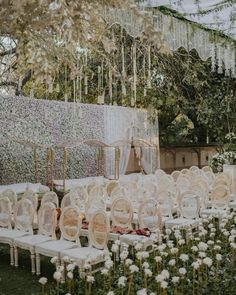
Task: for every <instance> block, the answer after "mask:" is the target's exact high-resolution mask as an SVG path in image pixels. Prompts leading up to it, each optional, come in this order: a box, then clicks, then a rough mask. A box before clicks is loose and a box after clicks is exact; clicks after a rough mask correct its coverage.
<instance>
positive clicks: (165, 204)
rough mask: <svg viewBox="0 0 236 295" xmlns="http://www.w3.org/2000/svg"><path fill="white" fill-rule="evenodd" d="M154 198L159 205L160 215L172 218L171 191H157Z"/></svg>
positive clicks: (172, 203)
mask: <svg viewBox="0 0 236 295" xmlns="http://www.w3.org/2000/svg"><path fill="white" fill-rule="evenodd" d="M156 200H157V202H158V204H159V205H160V206H161V213H162V216H165V217H170V218H172V213H173V210H174V202H173V198H172V196H171V193H170V192H169V191H168V190H162V191H158V193H157V199H156Z"/></svg>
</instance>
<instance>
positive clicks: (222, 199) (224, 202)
mask: <svg viewBox="0 0 236 295" xmlns="http://www.w3.org/2000/svg"><path fill="white" fill-rule="evenodd" d="M210 196H211V204H212V207H213V208H216V209H227V208H228V206H229V199H230V192H229V188H228V187H226V186H224V185H219V186H216V187H214V188H213V190H212V192H211V195H210Z"/></svg>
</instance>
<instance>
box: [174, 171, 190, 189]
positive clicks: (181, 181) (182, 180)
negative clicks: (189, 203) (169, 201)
mask: <svg viewBox="0 0 236 295" xmlns="http://www.w3.org/2000/svg"><path fill="white" fill-rule="evenodd" d="M176 186H177V187H178V188H179V190H180V193H184V192H185V191H187V190H188V189H189V187H190V179H189V177H188V176H187V175H181V176H180V177H179V178H178V179H177V181H176Z"/></svg>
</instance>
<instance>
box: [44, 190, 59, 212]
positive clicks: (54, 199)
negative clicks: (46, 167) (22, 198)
mask: <svg viewBox="0 0 236 295" xmlns="http://www.w3.org/2000/svg"><path fill="white" fill-rule="evenodd" d="M47 202H50V203H53V204H54V205H55V206H56V208H58V207H59V200H58V196H57V194H56V193H55V192H52V191H51V192H46V193H45V194H44V195H43V196H42V200H41V206H42V205H43V204H45V203H47Z"/></svg>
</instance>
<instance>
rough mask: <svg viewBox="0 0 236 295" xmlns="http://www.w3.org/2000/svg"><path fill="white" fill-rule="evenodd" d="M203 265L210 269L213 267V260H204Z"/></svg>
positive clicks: (207, 258)
mask: <svg viewBox="0 0 236 295" xmlns="http://www.w3.org/2000/svg"><path fill="white" fill-rule="evenodd" d="M203 263H204V264H205V265H207V266H208V267H211V266H212V259H211V258H210V257H206V258H204V259H203Z"/></svg>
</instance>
